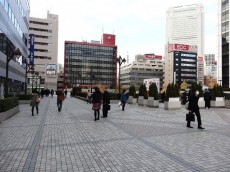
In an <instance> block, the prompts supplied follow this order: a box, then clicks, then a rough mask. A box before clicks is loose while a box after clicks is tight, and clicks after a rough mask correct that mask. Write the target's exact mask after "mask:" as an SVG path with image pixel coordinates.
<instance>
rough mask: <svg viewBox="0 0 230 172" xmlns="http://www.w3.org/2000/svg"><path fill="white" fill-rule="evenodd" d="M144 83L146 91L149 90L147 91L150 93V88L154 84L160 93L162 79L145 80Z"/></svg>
mask: <svg viewBox="0 0 230 172" xmlns="http://www.w3.org/2000/svg"><path fill="white" fill-rule="evenodd" d="M143 83H144V84H145V86H146V90H147V91H149V86H150V85H151V84H152V83H155V84H156V85H157V89H158V91H159V89H160V79H159V78H149V79H144V81H143Z"/></svg>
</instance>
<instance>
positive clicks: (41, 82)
mask: <svg viewBox="0 0 230 172" xmlns="http://www.w3.org/2000/svg"><path fill="white" fill-rule="evenodd" d="M29 31H30V34H34V36H35V38H34V71H35V74H36V75H34V74H31V75H29V76H28V89H29V90H32V88H33V89H35V88H37V89H39V90H41V89H50V90H51V89H53V90H56V89H57V61H58V59H57V58H58V16H57V15H55V14H51V13H49V12H47V18H45V19H42V18H34V17H30V23H29Z"/></svg>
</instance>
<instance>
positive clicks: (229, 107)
mask: <svg viewBox="0 0 230 172" xmlns="http://www.w3.org/2000/svg"><path fill="white" fill-rule="evenodd" d="M225 108H228V109H230V100H225Z"/></svg>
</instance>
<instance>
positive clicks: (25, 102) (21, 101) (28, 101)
mask: <svg viewBox="0 0 230 172" xmlns="http://www.w3.org/2000/svg"><path fill="white" fill-rule="evenodd" d="M30 101H31V100H19V104H20V105H21V104H30Z"/></svg>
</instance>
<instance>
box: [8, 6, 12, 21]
mask: <svg viewBox="0 0 230 172" xmlns="http://www.w3.org/2000/svg"><path fill="white" fill-rule="evenodd" d="M8 15H9V18H10V19H11V16H12V10H11V8H10V6H9V12H8Z"/></svg>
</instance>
